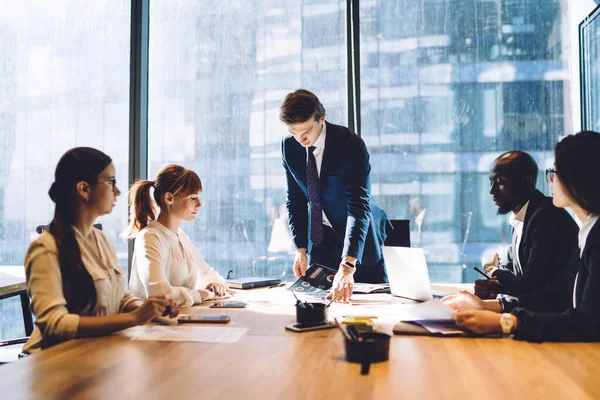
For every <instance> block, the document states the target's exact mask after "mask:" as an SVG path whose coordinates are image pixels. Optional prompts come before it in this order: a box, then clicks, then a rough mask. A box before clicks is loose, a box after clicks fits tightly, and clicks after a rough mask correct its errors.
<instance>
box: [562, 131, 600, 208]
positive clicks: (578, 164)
mask: <svg viewBox="0 0 600 400" xmlns="http://www.w3.org/2000/svg"><path fill="white" fill-rule="evenodd" d="M554 154H555V158H554V164H555V165H556V170H557V174H558V178H559V179H560V182H561V184H562V185H563V187H564V188H565V190H566V191H567V193H568V194H569V196H570V197H571V198H572V199H573V200H574V201H575V202H576V203H577V204H578V205H579V206H580V207H581V208H583V209H584V210H586V211H587V212H589V213H593V214H600V185H599V184H598V181H599V179H600V133H598V132H593V131H581V132H579V133H577V134H575V135H570V136H567V137H565V138H564V139H563V140H561V141H560V142H559V143H558V144H557V145H556V149H555V152H554Z"/></svg>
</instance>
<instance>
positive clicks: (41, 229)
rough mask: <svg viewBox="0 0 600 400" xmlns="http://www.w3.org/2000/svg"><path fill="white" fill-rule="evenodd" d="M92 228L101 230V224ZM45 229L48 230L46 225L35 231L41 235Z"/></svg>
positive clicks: (39, 226)
mask: <svg viewBox="0 0 600 400" xmlns="http://www.w3.org/2000/svg"><path fill="white" fill-rule="evenodd" d="M94 228H96V229H100V230H102V224H94ZM46 229H48V225H38V226H37V228H35V231H36V232H37V233H38V234H39V235H41V234H42V233H44V231H45V230H46Z"/></svg>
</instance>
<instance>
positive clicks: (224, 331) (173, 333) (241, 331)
mask: <svg viewBox="0 0 600 400" xmlns="http://www.w3.org/2000/svg"><path fill="white" fill-rule="evenodd" d="M247 331H248V329H247V328H221V327H213V326H152V327H150V328H149V329H146V330H144V331H143V332H141V333H140V334H139V335H137V336H135V337H134V338H133V340H156V341H167V342H208V343H235V342H237V341H238V340H240V339H241V338H242V337H243V336H244V335H245V334H246V332H247Z"/></svg>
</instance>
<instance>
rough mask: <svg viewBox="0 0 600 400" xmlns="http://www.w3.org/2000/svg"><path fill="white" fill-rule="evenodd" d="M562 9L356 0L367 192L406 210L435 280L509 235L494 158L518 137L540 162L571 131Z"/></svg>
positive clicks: (551, 1) (503, 243)
mask: <svg viewBox="0 0 600 400" xmlns="http://www.w3.org/2000/svg"><path fill="white" fill-rule="evenodd" d="M566 12H567V2H566V0H537V1H481V0H466V1H459V0H444V1H441V0H429V1H413V0H400V1H387V0H373V1H368V2H367V1H365V2H362V1H361V2H360V46H361V53H360V55H361V93H362V103H361V116H362V129H361V135H362V137H363V138H364V139H365V141H366V143H367V145H368V147H369V150H370V152H371V155H372V158H371V159H372V164H373V176H372V178H373V193H374V194H375V199H376V200H377V201H378V202H379V203H380V204H381V205H382V206H383V207H384V209H385V210H386V211H387V212H388V215H389V216H390V217H391V218H394V219H400V218H403V219H410V220H411V225H412V228H413V232H412V243H413V245H414V246H421V247H424V248H425V249H426V253H427V259H428V262H429V266H430V275H431V278H432V280H434V281H446V282H448V281H453V282H461V281H467V282H468V281H471V282H472V281H473V279H474V277H475V274H474V273H473V271H472V269H471V268H466V267H467V266H469V267H470V266H472V265H476V264H479V262H480V260H481V257H482V256H483V255H484V254H485V253H486V252H491V251H497V250H499V249H502V248H505V247H507V246H508V244H509V243H510V226H509V225H508V223H507V221H506V219H505V218H504V217H499V216H497V215H496V208H495V207H494V206H493V203H492V201H491V198H490V196H489V194H488V191H489V182H488V168H489V165H490V162H491V161H492V160H493V159H494V158H495V157H496V156H498V155H499V154H500V153H501V152H504V151H508V150H513V149H519V150H524V151H528V152H530V153H532V155H533V156H534V157H535V158H536V160H537V162H538V164H539V166H540V169H543V168H544V167H547V166H549V165H551V164H552V161H553V154H552V148H553V145H554V143H556V142H557V140H558V139H559V138H560V137H562V136H563V135H564V134H567V133H569V131H570V115H569V112H568V111H565V110H569V106H568V103H567V99H566V98H565V97H564V93H568V92H569V90H568V86H569V81H568V76H569V74H568V66H567V64H566V63H565V61H564V57H565V55H566V54H568V53H569V52H568V51H567V49H568V47H567V46H568V43H565V40H566V37H564V36H563V35H562V32H564V31H565V30H564V29H563V28H562V24H564V23H566V21H567V18H566V16H567V14H566ZM538 186H539V188H540V189H541V190H544V189H545V186H544V184H543V179H542V178H541V177H540V179H538Z"/></svg>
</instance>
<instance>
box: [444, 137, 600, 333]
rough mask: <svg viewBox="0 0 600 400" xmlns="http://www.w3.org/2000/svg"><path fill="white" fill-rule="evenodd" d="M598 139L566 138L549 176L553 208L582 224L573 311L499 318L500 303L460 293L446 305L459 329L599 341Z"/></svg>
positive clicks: (520, 312) (518, 309) (558, 147)
mask: <svg viewBox="0 0 600 400" xmlns="http://www.w3.org/2000/svg"><path fill="white" fill-rule="evenodd" d="M598 154H600V133H597V132H591V131H584V132H580V133H578V134H576V135H571V136H567V137H565V138H564V139H563V140H561V141H560V142H559V143H558V144H557V145H556V149H555V162H554V165H555V168H553V169H548V170H546V177H547V179H548V180H549V181H550V182H551V183H552V195H553V203H554V205H555V206H557V207H563V208H564V207H568V208H570V209H571V210H572V211H573V212H574V214H575V215H576V217H577V220H578V221H579V222H580V230H579V248H580V252H579V256H580V258H579V260H578V261H579V269H578V273H577V276H576V278H575V282H574V285H573V295H572V299H573V301H572V305H571V307H570V308H569V309H568V310H566V311H565V312H563V313H539V312H532V311H529V310H526V309H524V308H521V307H516V308H515V309H514V310H513V311H512V312H511V313H510V314H508V313H505V314H500V313H499V311H500V304H499V301H498V300H486V301H483V300H481V299H479V298H478V297H476V296H474V295H472V294H470V293H467V292H462V293H461V294H460V295H458V296H450V297H448V298H445V299H443V301H444V302H445V303H446V304H448V305H450V306H451V307H453V308H454V309H456V310H458V312H457V313H456V324H457V325H458V326H460V327H463V328H465V329H468V330H470V331H473V332H475V333H478V334H487V333H495V332H498V333H500V332H502V333H504V334H505V335H509V334H514V336H515V338H516V339H522V340H530V341H536V342H542V341H559V342H578V341H600V223H598V216H599V215H600V184H599V183H598V182H599V181H598V177H600V157H598Z"/></svg>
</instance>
